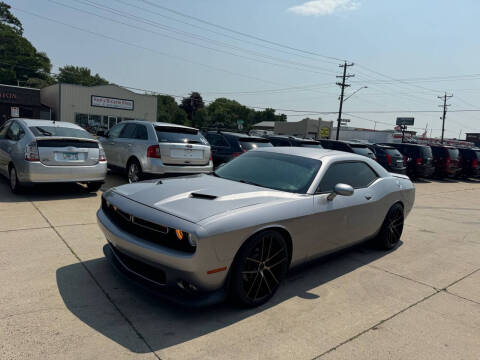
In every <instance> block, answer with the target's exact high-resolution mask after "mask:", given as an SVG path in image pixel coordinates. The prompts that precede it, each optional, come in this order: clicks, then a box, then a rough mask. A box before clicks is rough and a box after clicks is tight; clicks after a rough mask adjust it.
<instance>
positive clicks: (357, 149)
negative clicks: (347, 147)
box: [352, 146, 374, 157]
mask: <svg viewBox="0 0 480 360" xmlns="http://www.w3.org/2000/svg"><path fill="white" fill-rule="evenodd" d="M352 149H353V152H354V153H355V154H358V155H363V156H368V157H374V156H373V152H372V150H370V149H369V148H368V147H363V146H352Z"/></svg>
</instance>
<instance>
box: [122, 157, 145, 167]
mask: <svg viewBox="0 0 480 360" xmlns="http://www.w3.org/2000/svg"><path fill="white" fill-rule="evenodd" d="M132 161H136V162H137V163H138V165H140V170H143V169H142V162H141V161H140V160H139V159H138V157H137V156H136V155H130V157H129V158H128V160H127V163H126V164H125V169H126V170H127V171H128V166H129V165H130V163H131V162H132Z"/></svg>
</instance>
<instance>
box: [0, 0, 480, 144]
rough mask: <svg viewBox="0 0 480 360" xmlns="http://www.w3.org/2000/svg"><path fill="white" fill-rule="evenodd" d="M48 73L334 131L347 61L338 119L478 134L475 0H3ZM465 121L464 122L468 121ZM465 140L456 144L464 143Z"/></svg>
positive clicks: (478, 6)
mask: <svg viewBox="0 0 480 360" xmlns="http://www.w3.org/2000/svg"><path fill="white" fill-rule="evenodd" d="M6 2H7V3H8V4H10V5H11V6H12V7H13V9H12V12H13V13H14V14H15V15H16V16H17V17H18V18H19V19H20V20H21V22H22V23H23V26H24V29H25V32H24V35H25V36H26V37H27V38H28V39H29V40H30V41H31V42H32V43H33V45H34V46H35V47H36V48H37V49H38V50H40V51H45V52H46V53H47V54H48V56H49V58H50V60H51V62H52V64H53V66H54V67H53V71H54V72H55V71H58V67H60V66H64V65H66V64H71V65H77V66H87V67H89V68H91V69H92V71H93V72H94V73H99V74H100V75H101V76H103V77H105V78H106V79H107V80H108V81H110V82H113V83H116V84H119V85H123V86H128V87H132V88H138V89H146V90H151V91H155V92H158V93H164V94H171V95H175V96H177V99H180V97H182V96H186V95H187V94H189V93H190V92H191V91H199V92H200V93H201V94H202V96H203V98H204V100H205V101H207V102H208V101H212V100H214V99H215V98H218V97H227V98H229V99H234V100H237V101H239V102H240V103H242V104H244V105H247V106H251V107H256V108H266V107H272V108H274V109H282V110H277V113H285V114H287V115H288V121H298V120H301V119H303V118H304V117H307V116H308V117H311V118H318V117H322V119H324V120H336V118H337V116H338V115H337V114H336V113H335V112H337V111H338V106H339V102H338V96H339V93H340V88H339V87H338V86H337V85H336V84H335V83H336V82H337V81H338V80H339V79H337V78H336V76H337V75H340V74H341V71H342V69H341V68H340V67H339V64H342V63H343V62H344V61H348V63H354V65H353V66H351V67H349V68H348V73H349V74H353V75H355V76H354V77H351V78H349V79H348V83H349V84H350V85H351V86H350V87H349V88H347V90H346V96H349V95H350V94H352V93H353V92H355V91H357V90H358V89H361V90H359V91H358V92H357V93H355V94H354V95H353V96H352V97H351V98H349V99H348V100H346V101H345V102H344V112H345V114H344V116H343V118H346V119H349V120H350V126H354V127H364V128H376V129H391V128H393V126H394V124H395V119H396V118H397V117H414V118H415V130H416V131H418V132H420V133H423V131H424V129H425V128H427V129H428V134H430V133H431V134H432V136H437V137H438V136H440V133H441V125H442V124H441V123H442V120H441V119H440V117H441V116H442V114H441V112H440V111H441V110H442V109H441V108H440V107H439V106H438V105H440V104H441V102H442V101H441V100H440V99H438V98H437V97H438V96H442V95H444V93H445V92H447V94H449V95H451V94H453V95H454V97H453V98H451V99H450V100H449V101H448V104H451V106H450V107H449V113H448V114H447V117H446V132H445V136H446V137H450V138H458V137H459V135H460V134H461V137H463V138H464V134H465V133H466V132H480V111H471V110H479V109H480V69H478V63H479V62H478V59H479V58H480V48H479V45H480V44H479V41H478V33H479V30H480V29H479V25H478V15H479V14H480V1H478V0H457V1H455V2H454V1H451V0H449V1H447V0H421V1H419V0H401V1H400V0H312V1H305V0H242V1H233V0H196V1H195V0H14V1H13V0H6ZM364 87H366V88H364ZM464 110H469V111H464ZM460 132H461V133H460Z"/></svg>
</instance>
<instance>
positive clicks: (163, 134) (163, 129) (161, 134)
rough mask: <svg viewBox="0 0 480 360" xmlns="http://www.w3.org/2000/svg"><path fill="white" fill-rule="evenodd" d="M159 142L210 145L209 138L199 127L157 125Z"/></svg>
mask: <svg viewBox="0 0 480 360" xmlns="http://www.w3.org/2000/svg"><path fill="white" fill-rule="evenodd" d="M155 131H156V133H157V138H158V142H161V143H187V144H204V145H208V141H207V139H205V138H204V137H203V135H202V134H200V132H199V131H198V130H197V129H189V128H180V127H173V126H172V127H169V126H155Z"/></svg>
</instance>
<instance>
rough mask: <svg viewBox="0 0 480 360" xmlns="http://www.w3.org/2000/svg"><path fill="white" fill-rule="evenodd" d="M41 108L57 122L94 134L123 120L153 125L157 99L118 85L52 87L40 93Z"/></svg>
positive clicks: (56, 85) (155, 116)
mask: <svg viewBox="0 0 480 360" xmlns="http://www.w3.org/2000/svg"><path fill="white" fill-rule="evenodd" d="M40 98H41V102H42V104H45V105H48V106H49V107H50V108H51V109H52V113H53V114H52V116H53V118H54V119H55V120H57V121H68V122H71V123H75V124H77V125H80V126H82V127H83V128H85V129H87V130H89V131H92V132H95V131H97V130H108V129H110V128H111V127H112V126H113V125H115V124H117V123H119V122H120V121H124V120H146V121H152V122H153V121H157V97H156V96H152V95H144V94H138V93H135V92H133V91H130V90H128V89H125V88H123V87H121V86H118V85H113V84H109V85H100V86H80V85H73V84H55V85H52V86H48V87H45V88H43V89H41V91H40Z"/></svg>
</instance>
